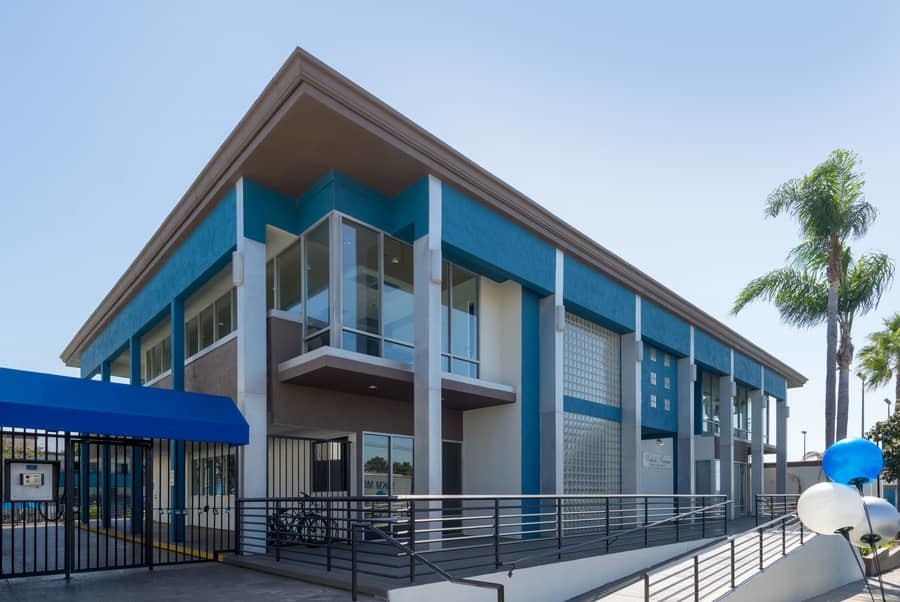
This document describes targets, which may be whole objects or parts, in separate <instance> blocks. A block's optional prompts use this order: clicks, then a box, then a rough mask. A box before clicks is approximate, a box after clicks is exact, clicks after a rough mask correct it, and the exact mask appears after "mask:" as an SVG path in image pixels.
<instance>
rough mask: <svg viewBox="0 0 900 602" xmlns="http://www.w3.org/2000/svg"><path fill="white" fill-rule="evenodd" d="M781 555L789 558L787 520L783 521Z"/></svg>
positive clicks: (783, 519)
mask: <svg viewBox="0 0 900 602" xmlns="http://www.w3.org/2000/svg"><path fill="white" fill-rule="evenodd" d="M781 555H782V556H787V518H785V517H782V519H781Z"/></svg>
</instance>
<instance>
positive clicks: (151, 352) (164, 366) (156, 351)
mask: <svg viewBox="0 0 900 602" xmlns="http://www.w3.org/2000/svg"><path fill="white" fill-rule="evenodd" d="M171 369H172V338H171V337H169V336H167V337H166V338H164V339H163V340H161V341H159V342H158V343H156V344H155V345H153V346H152V347H150V348H148V349H147V350H146V351H144V382H145V383H146V382H150V381H151V380H153V379H154V378H157V377H158V376H161V375H162V374H164V373H166V372H168V371H169V370H171Z"/></svg>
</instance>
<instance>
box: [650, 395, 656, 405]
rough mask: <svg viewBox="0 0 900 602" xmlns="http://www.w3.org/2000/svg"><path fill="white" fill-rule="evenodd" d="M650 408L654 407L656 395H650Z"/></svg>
mask: <svg viewBox="0 0 900 602" xmlns="http://www.w3.org/2000/svg"><path fill="white" fill-rule="evenodd" d="M650 407H651V408H655V407H656V395H652V394H651V395H650Z"/></svg>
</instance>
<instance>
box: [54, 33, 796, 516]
mask: <svg viewBox="0 0 900 602" xmlns="http://www.w3.org/2000/svg"><path fill="white" fill-rule="evenodd" d="M62 359H63V361H64V362H65V363H66V364H67V365H69V366H78V367H80V370H81V375H82V376H83V377H84V378H92V377H95V376H96V375H100V376H101V377H102V378H105V379H109V378H110V377H114V376H118V377H124V378H128V379H130V380H131V382H132V383H136V384H137V383H141V384H144V385H146V386H156V387H170V388H174V389H184V390H187V391H198V392H207V393H215V394H221V395H226V396H229V397H231V398H232V399H234V401H235V403H236V404H237V405H238V407H239V408H240V410H241V411H242V412H243V414H244V416H245V418H246V419H247V421H248V423H249V424H250V443H249V445H248V446H246V448H245V449H244V452H243V462H242V463H241V465H242V468H241V471H240V472H242V474H241V475H240V476H239V477H238V478H239V481H240V483H241V485H240V486H241V493H242V494H243V495H246V496H264V495H266V494H267V493H269V494H271V493H272V492H273V491H275V490H276V489H277V490H278V492H279V493H282V494H283V493H293V494H297V493H299V491H300V490H317V491H319V490H326V491H346V492H352V493H360V494H362V493H365V494H379V493H393V494H398V493H407V492H411V491H414V492H417V493H440V492H444V493H459V492H463V493H467V494H477V493H493V494H507V493H508V494H535V493H620V492H621V493H635V492H640V493H672V492H677V493H714V492H722V493H726V494H728V495H730V496H732V497H733V498H734V500H735V504H734V506H735V507H736V511H737V512H739V513H740V512H747V511H749V509H750V507H751V504H750V492H751V491H755V492H759V491H762V488H763V474H762V471H754V472H753V474H752V475H751V474H750V471H749V470H748V460H749V459H750V458H752V462H750V464H752V465H753V466H757V467H761V466H762V465H763V454H764V453H771V452H775V453H776V454H777V464H778V477H777V479H776V486H775V487H776V490H777V491H779V492H783V491H784V490H785V478H786V476H785V475H786V472H785V461H786V455H785V454H786V450H787V439H786V438H787V428H786V425H787V419H788V414H789V412H788V405H787V391H788V389H789V388H792V387H799V386H802V385H803V383H804V382H805V378H804V377H803V376H802V375H801V374H799V373H797V372H796V371H795V370H793V369H792V368H790V367H789V366H787V365H786V364H784V363H783V362H781V361H779V360H778V359H777V358H776V357H774V356H773V355H772V354H770V353H769V352H767V351H765V350H763V349H761V348H759V347H758V346H756V345H754V344H753V343H752V342H750V341H749V340H747V339H746V338H744V337H743V336H741V335H739V334H738V333H736V332H734V331H733V330H731V329H729V328H728V327H726V326H725V325H723V324H722V323H720V322H718V321H716V320H715V319H713V318H712V317H711V316H709V315H708V314H706V313H704V312H703V311H702V310H701V309H699V308H697V307H696V306H694V305H692V304H691V303H690V302H688V301H687V300H685V299H683V298H681V297H679V296H678V295H676V294H674V293H673V292H672V291H670V290H668V289H666V288H665V287H663V286H662V285H660V284H659V283H658V282H656V281H655V280H654V279H653V278H651V277H650V276H648V275H646V274H644V273H642V272H640V271H639V270H637V269H636V268H634V267H633V266H631V265H629V264H628V263H627V262H625V261H624V260H622V259H621V258H619V257H617V256H615V255H613V254H612V253H610V252H609V251H607V250H606V249H604V248H603V247H602V246H601V245H599V244H598V243H596V242H594V241H592V240H590V239H588V238H587V237H585V236H584V235H583V234H581V233H580V232H578V231H577V230H575V229H574V228H573V227H571V226H569V225H568V224H566V223H564V222H562V221H561V220H559V219H558V218H556V217H555V216H553V215H552V214H550V213H549V212H548V211H547V210H545V209H543V208H542V207H541V206H540V205H538V204H537V203H535V202H534V201H532V200H530V199H528V198H527V197H525V196H524V195H522V194H521V193H519V192H517V191H516V190H514V189H513V188H511V187H510V186H509V185H507V184H505V183H504V182H502V181H500V180H498V179H497V178H495V177H494V176H492V175H491V174H489V173H488V172H487V171H485V170H484V169H483V168H481V167H479V166H477V165H475V164H474V163H472V162H471V161H469V160H468V159H466V158H465V157H464V156H463V155H461V154H460V153H458V152H456V151H455V150H453V149H451V148H449V147H448V146H447V145H446V144H444V143H443V142H441V141H440V140H438V139H436V138H435V137H433V136H432V135H430V134H428V133H427V132H426V131H425V130H423V129H422V128H420V127H418V126H417V125H415V124H413V123H412V122H410V121H409V120H408V119H406V118H404V117H403V116H402V115H400V114H398V113H397V112H396V111H394V110H393V109H391V108H390V107H388V106H386V105H385V104H384V103H382V102H381V101H379V100H378V99H377V98H375V97H374V96H372V95H371V94H369V93H367V92H366V91H364V90H362V89H360V88H359V87H358V86H356V85H355V84H353V83H352V82H350V81H348V80H347V79H345V78H344V77H342V76H341V75H340V74H338V73H336V72H335V71H333V70H332V69H330V68H329V67H327V66H326V65H324V64H322V63H321V62H320V61H318V60H317V59H315V58H314V57H312V56H310V55H309V54H307V53H306V52H304V51H302V50H299V49H298V50H296V51H295V52H294V53H293V54H292V55H291V56H290V58H289V59H288V60H287V62H286V63H285V64H284V66H283V67H282V68H281V70H280V71H279V72H278V73H277V74H276V75H275V77H274V79H273V80H272V81H271V82H270V83H269V85H268V86H267V87H266V89H265V90H263V92H262V94H261V95H260V97H259V98H258V99H257V101H256V102H255V103H254V104H253V106H252V107H251V108H250V110H249V112H248V113H247V115H246V116H245V117H244V118H243V119H242V120H241V121H240V123H239V124H238V125H237V127H236V128H235V130H234V131H233V132H232V133H231V134H230V135H229V136H228V138H227V140H226V141H225V142H224V143H223V145H222V146H221V147H220V148H219V149H218V151H216V153H215V155H214V156H213V158H212V160H211V161H210V162H209V163H208V165H207V166H206V167H205V168H204V169H203V171H202V172H201V173H200V174H199V175H198V176H197V179H196V180H195V181H194V183H193V184H192V185H191V187H190V188H189V189H188V191H187V192H186V193H185V195H184V196H183V198H182V199H181V200H180V201H179V202H178V203H177V205H176V206H175V208H174V209H173V211H172V212H171V214H170V215H169V216H168V217H167V218H166V220H165V221H164V222H163V224H162V225H161V226H160V227H159V229H158V230H157V232H156V233H155V234H154V236H153V237H152V238H151V239H150V241H149V242H148V243H147V244H146V246H145V247H144V248H143V250H142V251H141V253H140V254H139V255H138V257H137V258H136V259H135V260H134V262H133V263H132V264H131V266H130V267H129V269H128V270H127V271H126V273H125V274H124V275H123V276H122V277H121V279H120V280H119V281H118V283H117V284H116V285H115V287H113V289H112V290H111V291H110V292H109V293H108V294H107V295H106V297H105V298H104V299H103V301H102V302H101V304H100V306H99V307H98V308H97V309H96V310H95V311H94V313H93V314H92V315H91V316H89V317H88V319H87V321H86V322H85V323H84V325H83V326H82V327H81V329H80V330H79V331H78V333H77V334H76V335H75V336H74V338H73V339H72V340H71V342H70V343H69V344H68V345H67V346H66V348H65V350H64V351H63V353H62ZM772 414H774V416H772ZM773 418H774V423H775V426H774V432H775V433H776V436H775V441H770V432H771V430H772V429H770V428H769V425H770V423H772V422H773ZM721 425H728V427H727V428H722V427H721ZM291 437H304V438H307V439H306V440H305V441H312V443H310V444H306V443H304V444H303V445H299V446H298V447H296V448H295V446H294V445H293V442H294V441H295V439H291ZM296 441H301V440H300V439H296ZM773 443H774V445H773ZM297 450H302V452H301V451H297ZM301 453H302V454H305V455H304V456H303V457H299V454H301ZM165 461H169V460H165ZM219 461H220V463H221V469H220V470H213V471H211V473H210V474H215V475H218V474H220V473H228V472H231V471H233V470H235V469H234V468H233V466H234V464H233V463H232V462H231V460H226V459H221V460H219ZM281 462H297V463H298V465H299V464H302V465H303V467H304V470H306V471H307V472H308V474H307V475H306V477H305V478H304V479H303V480H302V482H298V483H295V482H293V481H292V482H291V483H290V484H284V483H280V476H279V475H280V472H279V470H280V469H278V468H277V465H278V464H279V463H281ZM187 465H188V466H190V462H189V461H188V463H187ZM267 467H268V468H267ZM189 470H190V469H189ZM194 470H195V471H196V467H195V468H194ZM204 474H205V473H204ZM210 478H211V479H212V480H213V481H215V479H216V478H218V477H215V476H213V477H210ZM196 479H197V477H196V475H195V478H194V480H196ZM201 480H202V479H201ZM209 487H212V488H213V489H215V488H216V487H217V485H216V483H212V484H211V485H210V486H209ZM209 487H207V489H209ZM227 494H231V495H233V494H234V490H233V488H232V489H229V492H227Z"/></svg>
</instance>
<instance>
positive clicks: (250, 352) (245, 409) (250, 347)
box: [232, 179, 336, 552]
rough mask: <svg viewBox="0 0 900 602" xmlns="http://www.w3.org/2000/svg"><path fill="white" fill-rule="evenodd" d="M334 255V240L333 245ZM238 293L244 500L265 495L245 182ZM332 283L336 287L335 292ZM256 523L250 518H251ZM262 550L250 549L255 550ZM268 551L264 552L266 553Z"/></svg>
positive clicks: (257, 285)
mask: <svg viewBox="0 0 900 602" xmlns="http://www.w3.org/2000/svg"><path fill="white" fill-rule="evenodd" d="M330 244H331V251H332V253H333V252H334V245H335V244H336V243H335V241H334V240H331V241H330ZM232 279H233V281H234V286H235V291H236V293H237V398H236V399H235V402H236V403H237V406H238V408H239V409H240V410H241V413H243V415H244V418H245V419H246V420H247V423H248V424H249V425H250V442H249V443H248V444H247V445H245V446H244V447H243V449H242V450H241V462H240V465H241V471H240V472H241V474H240V477H239V478H240V482H239V485H240V491H239V495H240V496H242V497H265V496H266V493H267V492H266V471H267V469H266V454H267V449H268V447H267V446H268V440H267V424H268V415H267V413H266V391H267V389H266V386H267V380H266V379H267V369H266V340H267V339H266V246H265V245H264V244H263V243H260V242H257V241H255V240H251V239H249V238H246V237H245V236H244V181H243V179H241V180H238V183H237V250H236V251H235V253H234V255H233V258H232ZM333 285H334V283H332V287H333ZM251 520H252V519H251ZM258 547H260V546H258V545H247V544H245V549H246V550H247V551H251V552H252V551H257V549H256V548H258ZM263 551H264V548H263Z"/></svg>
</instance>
